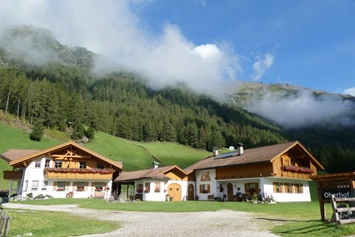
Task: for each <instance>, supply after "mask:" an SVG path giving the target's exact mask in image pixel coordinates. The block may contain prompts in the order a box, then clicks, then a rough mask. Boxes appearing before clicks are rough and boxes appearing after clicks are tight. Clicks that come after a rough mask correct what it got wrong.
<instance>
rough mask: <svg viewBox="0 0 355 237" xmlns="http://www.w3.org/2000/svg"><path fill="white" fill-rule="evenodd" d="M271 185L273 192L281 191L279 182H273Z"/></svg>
mask: <svg viewBox="0 0 355 237" xmlns="http://www.w3.org/2000/svg"><path fill="white" fill-rule="evenodd" d="M273 185H274V192H275V193H281V192H282V191H281V185H280V183H273Z"/></svg>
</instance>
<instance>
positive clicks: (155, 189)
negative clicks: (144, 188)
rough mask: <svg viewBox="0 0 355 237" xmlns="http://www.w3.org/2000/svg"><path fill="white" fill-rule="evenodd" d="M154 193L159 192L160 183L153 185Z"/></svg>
mask: <svg viewBox="0 0 355 237" xmlns="http://www.w3.org/2000/svg"><path fill="white" fill-rule="evenodd" d="M154 192H156V193H159V192H160V182H155V183H154Z"/></svg>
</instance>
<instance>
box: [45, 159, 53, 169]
mask: <svg viewBox="0 0 355 237" xmlns="http://www.w3.org/2000/svg"><path fill="white" fill-rule="evenodd" d="M50 162H51V161H50V160H46V163H45V164H44V167H46V168H49V164H50Z"/></svg>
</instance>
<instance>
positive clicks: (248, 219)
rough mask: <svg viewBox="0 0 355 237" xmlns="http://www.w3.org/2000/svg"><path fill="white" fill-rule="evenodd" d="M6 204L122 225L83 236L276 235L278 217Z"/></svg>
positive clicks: (227, 213)
mask: <svg viewBox="0 0 355 237" xmlns="http://www.w3.org/2000/svg"><path fill="white" fill-rule="evenodd" d="M3 206H4V207H5V208H19V209H30V210H45V211H49V210H50V211H63V212H68V213H72V214H75V215H79V216H83V217H90V218H95V219H100V220H109V221H119V222H121V223H122V224H121V228H120V229H118V230H116V231H113V232H110V233H105V234H94V235H85V236H83V237H116V236H155V237H160V236H162V237H163V236H164V237H165V236H203V237H207V236H218V237H223V236H228V237H229V236H247V237H253V236H255V237H256V236H258V237H259V236H265V237H272V236H277V235H274V234H271V233H270V231H269V229H270V228H271V227H272V226H274V225H277V224H279V223H277V221H272V220H265V219H264V218H265V217H266V216H265V215H258V214H257V215H256V214H251V213H246V212H236V211H230V210H222V211H216V212H188V213H176V212H175V213H171V212H127V211H106V210H91V209H84V208H78V207H77V205H51V206H41V205H26V204H17V203H6V204H3Z"/></svg>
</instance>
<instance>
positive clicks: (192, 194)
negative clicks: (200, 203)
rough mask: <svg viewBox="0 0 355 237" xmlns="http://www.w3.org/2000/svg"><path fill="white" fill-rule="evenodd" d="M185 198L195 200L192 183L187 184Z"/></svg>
mask: <svg viewBox="0 0 355 237" xmlns="http://www.w3.org/2000/svg"><path fill="white" fill-rule="evenodd" d="M187 199H188V200H195V187H194V185H193V184H189V187H188V197H187Z"/></svg>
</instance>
